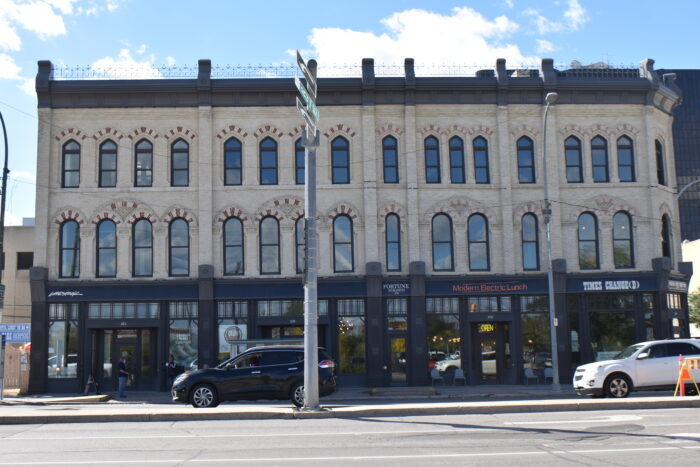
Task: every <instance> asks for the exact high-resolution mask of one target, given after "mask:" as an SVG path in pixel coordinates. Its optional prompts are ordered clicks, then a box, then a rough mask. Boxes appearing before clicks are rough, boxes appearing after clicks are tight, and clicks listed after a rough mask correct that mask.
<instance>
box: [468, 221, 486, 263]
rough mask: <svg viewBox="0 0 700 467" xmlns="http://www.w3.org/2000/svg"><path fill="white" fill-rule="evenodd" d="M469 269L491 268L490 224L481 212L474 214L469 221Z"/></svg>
mask: <svg viewBox="0 0 700 467" xmlns="http://www.w3.org/2000/svg"><path fill="white" fill-rule="evenodd" d="M467 238H468V242H469V269H470V270H472V271H488V270H489V224H488V221H487V220H486V217H484V216H483V215H481V214H472V215H471V216H469V220H468V221H467Z"/></svg>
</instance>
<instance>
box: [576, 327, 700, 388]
mask: <svg viewBox="0 0 700 467" xmlns="http://www.w3.org/2000/svg"><path fill="white" fill-rule="evenodd" d="M679 355H683V356H684V357H685V356H695V357H700V339H672V340H664V341H649V342H642V343H640V344H634V345H631V346H629V347H627V348H626V349H625V350H623V351H622V352H620V353H619V354H617V355H616V356H615V358H614V359H613V360H605V361H602V362H593V363H588V364H586V365H581V366H580V367H578V368H576V373H574V390H576V392H577V393H579V394H583V395H587V396H592V397H605V396H608V397H627V396H628V395H629V393H630V392H632V391H641V390H647V389H672V388H674V387H675V386H676V382H677V381H678V356H679ZM691 373H692V375H693V377H694V378H695V381H699V382H700V370H691ZM693 389H694V388H693Z"/></svg>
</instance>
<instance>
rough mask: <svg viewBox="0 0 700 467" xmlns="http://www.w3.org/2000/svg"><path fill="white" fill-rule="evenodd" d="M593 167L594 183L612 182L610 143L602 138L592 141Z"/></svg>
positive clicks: (598, 137) (597, 137)
mask: <svg viewBox="0 0 700 467" xmlns="http://www.w3.org/2000/svg"><path fill="white" fill-rule="evenodd" d="M591 166H592V168H593V181H594V182H596V183H603V182H608V181H610V175H609V169H608V142H607V141H606V140H605V138H603V137H602V136H596V137H595V138H593V139H592V140H591Z"/></svg>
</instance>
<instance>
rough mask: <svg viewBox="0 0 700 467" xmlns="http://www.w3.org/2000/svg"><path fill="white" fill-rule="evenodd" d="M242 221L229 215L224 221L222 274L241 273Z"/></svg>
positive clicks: (242, 261)
mask: <svg viewBox="0 0 700 467" xmlns="http://www.w3.org/2000/svg"><path fill="white" fill-rule="evenodd" d="M243 252H244V250H243V222H241V220H240V219H239V218H237V217H230V218H228V219H227V220H226V222H225V223H224V275H226V276H230V275H234V276H235V275H241V274H243V265H244V254H243Z"/></svg>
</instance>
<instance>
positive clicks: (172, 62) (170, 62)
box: [165, 56, 175, 66]
mask: <svg viewBox="0 0 700 467" xmlns="http://www.w3.org/2000/svg"><path fill="white" fill-rule="evenodd" d="M165 63H167V64H168V66H173V65H175V58H174V57H171V56H168V57H167V58H166V59H165Z"/></svg>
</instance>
